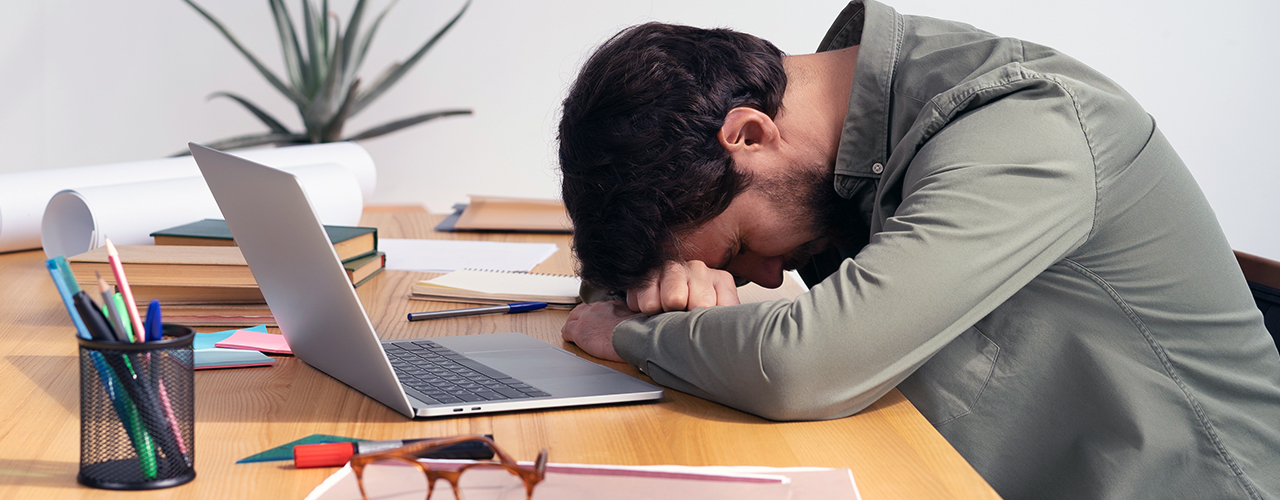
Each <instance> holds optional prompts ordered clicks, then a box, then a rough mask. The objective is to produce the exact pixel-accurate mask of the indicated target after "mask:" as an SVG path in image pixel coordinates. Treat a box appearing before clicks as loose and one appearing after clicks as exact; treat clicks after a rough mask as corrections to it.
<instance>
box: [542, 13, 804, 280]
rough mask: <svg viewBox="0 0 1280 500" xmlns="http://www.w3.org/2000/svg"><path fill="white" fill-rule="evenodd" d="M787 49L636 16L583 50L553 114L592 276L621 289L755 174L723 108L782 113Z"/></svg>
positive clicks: (579, 242) (577, 237)
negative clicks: (557, 115)
mask: <svg viewBox="0 0 1280 500" xmlns="http://www.w3.org/2000/svg"><path fill="white" fill-rule="evenodd" d="M786 83H787V78H786V74H785V72H784V71H783V67H782V52H781V51H780V50H778V49H777V47H774V46H773V44H771V43H769V42H767V41H765V40H762V39H760V38H757V37H754V36H751V35H746V34H743V33H738V32H734V31H730V30H721V29H717V30H704V29H698V28H691V27H686V26H673V25H666V24H658V23H649V24H643V25H640V26H635V27H632V28H629V29H627V30H624V31H622V32H621V33H619V34H618V35H616V36H614V37H613V38H612V39H610V40H609V41H608V42H606V43H605V44H604V45H603V46H602V47H600V48H599V49H598V50H597V51H596V52H595V54H594V55H592V56H591V58H590V59H589V60H588V61H587V63H586V65H585V66H584V67H583V69H582V72H581V73H580V74H579V76H578V79H577V81H576V82H575V83H574V85H573V88H572V89H570V91H569V96H568V97H567V98H566V99H565V101H564V110H563V116H562V117H561V121H560V134H559V135H560V168H561V172H562V175H563V180H562V185H561V188H562V196H563V198H564V201H565V205H566V208H567V209H568V211H569V216H570V218H571V219H572V220H573V225H574V236H573V244H574V249H575V251H576V252H577V254H578V258H579V260H580V262H581V269H580V270H579V271H580V273H581V276H582V278H583V279H584V280H586V281H587V282H589V283H591V284H593V285H595V286H597V287H601V288H604V289H608V290H615V291H622V290H627V289H630V288H633V287H636V286H638V285H640V284H642V283H644V282H645V279H646V278H647V277H648V275H649V273H650V272H651V271H652V270H654V269H656V268H658V267H659V266H660V265H661V264H662V262H663V261H666V260H671V259H676V258H678V257H679V255H678V254H679V246H678V245H677V238H678V236H679V235H681V234H682V233H687V232H689V231H692V230H694V229H696V228H697V227H699V226H700V225H702V224H704V223H706V222H708V221H710V220H711V219H713V218H715V217H716V216H717V215H719V214H721V213H722V212H724V210H725V209H726V208H727V207H728V206H729V204H730V202H731V201H732V200H733V199H734V197H735V196H737V195H738V194H739V193H741V192H742V191H743V190H744V189H745V188H746V186H747V185H748V184H749V183H750V178H749V176H748V175H745V174H744V173H743V172H742V171H740V170H736V169H735V168H734V165H733V161H732V160H731V158H730V156H729V153H728V152H727V151H726V150H725V148H724V147H723V146H722V145H721V142H720V141H719V140H718V139H717V133H718V132H719V131H720V129H721V126H722V125H723V123H724V121H725V117H726V114H727V113H728V112H729V111H730V110H731V109H734V108H744V107H745V108H750V109H754V110H757V111H759V112H761V113H763V114H765V115H767V116H768V117H771V118H772V117H774V116H776V115H777V113H778V110H779V108H780V106H781V104H782V97H783V94H784V91H785V89H786Z"/></svg>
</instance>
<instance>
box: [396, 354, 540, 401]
mask: <svg viewBox="0 0 1280 500" xmlns="http://www.w3.org/2000/svg"><path fill="white" fill-rule="evenodd" d="M382 347H383V348H384V349H385V350H386V351H387V357H388V358H390V359H391V367H392V368H393V369H395V371H396V376H397V377H399V378H400V384H401V385H403V386H405V388H406V392H408V393H409V394H410V395H411V396H413V397H415V398H418V399H421V400H422V402H424V403H428V404H451V403H477V402H483V401H503V400H512V399H528V398H539V397H546V396H550V394H547V393H545V392H542V391H540V390H538V389H537V388H535V387H533V386H530V385H529V384H526V383H524V382H521V381H519V380H516V379H514V378H511V377H509V376H507V375H506V374H505V373H502V372H500V371H497V370H494V369H493V368H490V367H488V366H485V365H483V364H481V363H478V362H476V361H475V360H473V359H471V358H468V357H466V356H463V355H462V354H458V353H457V352H455V351H454V350H452V349H449V348H447V347H444V346H442V345H440V344H437V343H435V342H432V341H430V340H414V341H409V342H384V343H383V344H382Z"/></svg>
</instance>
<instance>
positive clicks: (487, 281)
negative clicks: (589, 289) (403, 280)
mask: <svg viewBox="0 0 1280 500" xmlns="http://www.w3.org/2000/svg"><path fill="white" fill-rule="evenodd" d="M581 286H582V280H580V279H578V277H576V276H559V275H554V274H538V273H520V272H509V271H485V270H477V269H462V270H458V271H454V272H451V273H448V274H445V275H443V276H438V277H435V278H432V279H429V280H422V281H419V282H417V283H414V284H413V286H412V287H411V288H410V289H409V293H410V296H409V298H411V299H419V300H439V301H445V302H470V303H477V304H506V303H509V302H546V303H547V307H551V308H559V309H572V308H573V306H574V305H575V304H577V303H578V302H579V300H578V289H579V288H580V287H581Z"/></svg>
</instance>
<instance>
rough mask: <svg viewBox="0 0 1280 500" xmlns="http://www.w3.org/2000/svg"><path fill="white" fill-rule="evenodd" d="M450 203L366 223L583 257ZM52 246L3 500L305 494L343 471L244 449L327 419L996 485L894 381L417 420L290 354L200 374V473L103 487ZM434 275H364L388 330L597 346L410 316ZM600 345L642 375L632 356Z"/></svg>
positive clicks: (522, 318)
mask: <svg viewBox="0 0 1280 500" xmlns="http://www.w3.org/2000/svg"><path fill="white" fill-rule="evenodd" d="M442 217H443V216H441V215H436V214H427V213H425V212H422V211H415V212H408V211H403V210H399V211H378V210H369V211H366V213H365V217H364V219H363V220H362V225H375V226H377V227H378V228H379V237H381V238H406V237H429V238H442V239H487V240H496V241H537V242H552V243H555V244H557V245H558V246H559V247H560V251H559V252H557V253H556V254H555V255H553V256H552V257H551V258H550V259H548V260H547V262H545V263H543V264H541V265H539V266H538V267H537V268H535V271H536V272H554V273H569V272H572V270H573V265H574V261H573V259H572V256H571V255H570V253H569V245H568V237H567V236H563V235H537V234H519V235H515V234H483V235H481V234H477V233H435V232H434V231H433V230H432V228H433V227H434V226H435V224H436V223H437V222H439V221H440V220H441V218H442ZM43 260H44V255H43V254H42V253H41V252H39V251H32V252H18V253H9V254H0V283H3V284H5V286H3V287H0V318H2V319H0V352H3V353H4V354H3V356H4V362H3V363H0V385H2V387H3V390H0V498H90V497H91V498H129V499H143V498H175V499H177V498H300V497H302V496H304V495H305V494H306V493H307V492H309V491H310V490H311V489H312V488H314V487H315V486H316V485H318V484H320V482H321V481H323V480H324V478H325V477H327V476H328V475H329V474H331V473H332V472H333V470H334V469H309V470H305V469H304V470H297V469H294V468H293V466H292V464H291V463H290V462H264V463H256V464H244V465H237V464H235V461H236V460H238V459H240V458H244V457H246V456H249V455H252V454H254V453H257V452H260V451H263V450H265V449H268V448H271V447H274V446H277V445H280V444H283V443H286V442H289V441H292V440H294V439H298V438H301V437H303V436H306V435H309V434H313V433H322V434H335V435H343V436H355V437H362V438H367V439H398V438H411V437H430V436H447V435H455V434H463V433H491V434H493V435H494V436H495V438H496V440H497V441H498V443H499V444H500V445H501V446H503V448H505V449H507V450H509V451H510V452H511V454H513V455H514V456H515V457H516V458H518V459H521V460H529V459H532V458H533V457H534V456H535V455H536V454H537V452H538V450H540V449H543V448H546V449H548V450H549V452H550V457H551V460H552V461H557V462H582V463H597V464H637V465H639V464H683V465H767V466H828V467H848V468H850V469H852V470H853V475H854V477H855V478H856V480H857V483H858V487H859V489H860V490H861V493H862V495H863V497H864V498H866V499H872V500H874V499H884V498H930V499H933V498H996V494H995V492H994V491H992V490H991V488H990V487H989V486H988V485H987V484H986V483H985V482H984V481H983V480H982V478H981V477H979V476H978V474H977V473H975V472H974V470H973V468H972V467H970V466H969V465H968V464H967V463H966V462H965V461H964V460H963V458H961V457H960V455H959V454H958V453H956V451H955V450H954V449H952V448H951V447H950V446H949V445H948V444H947V443H946V441H945V440H944V439H943V438H942V436H941V435H939V434H938V433H937V432H936V431H935V430H934V429H933V428H932V427H931V426H930V425H929V424H928V422H926V421H925V419H924V418H923V417H922V416H920V414H919V412H917V411H916V410H915V408H913V407H912V406H911V404H910V403H909V402H907V401H906V399H905V398H903V397H902V395H901V394H900V393H898V392H897V391H896V390H895V391H892V392H890V393H889V394H888V395H886V396H885V397H883V398H881V399H880V401H877V402H876V403H875V404H873V405H872V406H871V407H869V408H867V409H866V410H864V411H862V412H861V413H859V414H857V415H854V416H852V417H848V418H843V419H839V420H831V421H824V422H791V423H777V422H769V421H766V420H763V419H760V418H758V417H755V416H752V415H748V414H745V413H742V412H739V411H736V410H733V409H730V408H727V407H724V406H721V405H718V404H716V403H712V402H710V401H706V400H703V399H700V398H696V397H693V396H690V395H687V394H683V393H680V392H677V391H672V390H668V391H667V395H666V397H665V398H664V399H663V400H662V401H660V402H658V403H655V404H632V405H620V406H602V407H588V408H576V409H562V410H548V411H530V412H520V413H508V414H498V415H488V416H474V417H465V418H445V419H434V420H407V419H405V418H404V417H403V416H401V415H399V414H397V413H394V412H392V411H391V410H389V409H387V408H386V407H385V406H382V405H381V404H379V403H377V402H375V401H373V400H372V399H370V398H368V397H365V396H364V395H362V394H360V393H358V392H356V391H354V390H352V389H351V388H349V387H347V386H345V385H343V384H342V383H341V382H338V381H337V380H335V379H333V378H330V377H328V376H326V375H324V374H323V373H320V372H318V371H317V370H315V369H313V368H311V367H310V366H307V365H306V364H305V363H302V362H301V361H299V360H297V359H295V358H293V357H289V356H276V366H273V367H264V368H243V369H231V370H202V371H199V372H197V373H196V374H195V382H196V436H195V458H196V471H197V474H198V476H197V478H196V479H195V481H193V482H191V483H189V484H187V485H183V486H179V487H176V488H171V489H167V490H159V491H149V492H111V491H100V490H93V489H89V488H85V487H82V486H80V485H78V484H77V483H76V482H75V475H76V472H77V469H78V467H79V453H80V452H79V449H80V447H79V440H80V433H79V390H80V389H79V370H78V361H77V356H78V348H77V344H76V342H75V339H74V333H73V330H72V326H71V322H70V320H69V319H68V317H67V315H66V313H65V311H64V310H63V308H62V305H61V302H60V301H59V300H58V298H57V294H56V292H55V290H54V287H53V285H52V283H51V281H50V280H49V277H48V274H47V272H46V271H45V268H44V264H43ZM431 276H433V275H432V274H429V273H409V272H397V271H387V272H383V273H382V274H380V275H378V276H376V277H375V278H374V279H373V280H372V281H370V282H369V283H367V284H365V285H364V286H361V287H360V288H358V289H357V291H358V295H359V296H360V298H361V300H362V301H363V302H364V304H365V307H366V309H367V310H368V311H369V315H370V318H371V319H372V320H373V322H374V326H375V327H376V328H377V330H378V332H379V334H380V335H381V336H382V337H383V338H387V339H399V338H414V337H432V336H448V335H468V334H478V333H496V332H506V331H519V332H524V333H527V334H529V335H532V336H534V337H537V338H539V339H542V340H545V341H547V342H550V343H552V344H553V345H557V346H561V347H563V348H565V349H567V350H569V351H571V352H575V353H577V354H579V355H580V356H584V357H587V356H586V355H585V354H583V353H582V351H581V350H579V349H577V347H575V346H573V345H572V344H568V343H565V342H564V341H563V340H561V338H560V327H561V326H562V325H563V324H564V321H565V318H566V317H567V315H568V312H567V311H552V310H544V311H538V312H534V313H527V314H515V315H494V316H481V317H471V318H452V319H443V320H433V321H422V322H415V323H409V322H407V321H405V320H404V316H405V314H407V313H408V312H410V311H425V310H439V309H450V308H455V307H458V305H457V304H447V303H436V302H425V301H411V300H408V298H407V295H408V290H409V286H410V285H411V284H412V283H413V282H414V281H416V280H419V279H423V278H427V277H431ZM800 291H801V288H800V287H799V286H798V285H795V284H789V285H787V286H785V287H784V288H782V289H779V290H764V289H760V288H752V289H748V290H743V297H744V300H776V299H778V298H786V297H791V296H794V295H795V294H797V293H800ZM209 330H213V329H211V328H203V329H201V331H209ZM587 359H590V360H592V361H594V362H597V363H600V364H603V365H605V366H609V367H611V368H615V369H618V370H620V371H623V372H625V373H628V374H631V375H633V376H637V377H641V378H644V376H643V375H641V374H639V373H638V372H637V371H636V370H635V369H634V368H631V367H630V366H627V365H625V364H620V363H611V362H607V361H601V360H597V359H594V358H590V357H587Z"/></svg>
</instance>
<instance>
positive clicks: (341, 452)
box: [293, 436, 493, 469]
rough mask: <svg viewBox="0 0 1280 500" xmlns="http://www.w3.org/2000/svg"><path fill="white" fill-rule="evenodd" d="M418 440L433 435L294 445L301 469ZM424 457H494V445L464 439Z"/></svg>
mask: <svg viewBox="0 0 1280 500" xmlns="http://www.w3.org/2000/svg"><path fill="white" fill-rule="evenodd" d="M487 437H489V439H493V437H492V436H487ZM418 441H430V439H404V440H395V441H357V442H354V443H321V444H300V445H298V446H294V447H293V466H294V467H295V468H298V469H308V468H312V467H340V466H342V465H343V464H345V463H347V462H348V461H350V460H351V455H355V454H356V453H371V452H375V451H382V450H390V449H393V448H399V447H401V446H404V445H406V444H410V443H416V442H418ZM422 458H454V459H471V460H484V459H490V458H493V449H491V448H489V445H488V444H485V443H484V442H482V441H464V442H461V443H457V444H455V445H452V446H447V447H444V448H441V449H439V450H435V451H433V452H431V453H427V454H425V455H423V456H422Z"/></svg>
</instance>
